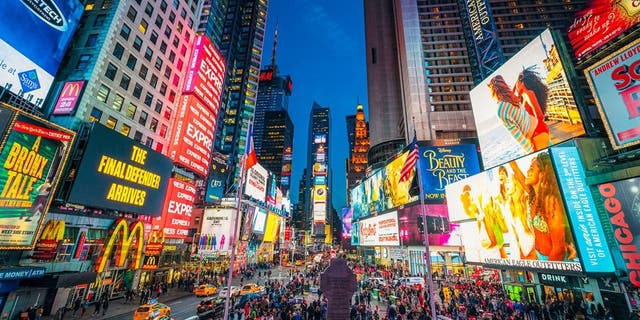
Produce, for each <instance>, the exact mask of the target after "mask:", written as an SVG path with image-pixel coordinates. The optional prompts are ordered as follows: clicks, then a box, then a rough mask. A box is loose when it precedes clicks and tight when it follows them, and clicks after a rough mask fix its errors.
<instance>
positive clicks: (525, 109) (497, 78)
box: [470, 29, 585, 168]
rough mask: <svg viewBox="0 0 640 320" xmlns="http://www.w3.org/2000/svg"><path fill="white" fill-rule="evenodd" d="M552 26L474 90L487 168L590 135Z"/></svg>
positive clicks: (480, 138) (480, 137)
mask: <svg viewBox="0 0 640 320" xmlns="http://www.w3.org/2000/svg"><path fill="white" fill-rule="evenodd" d="M557 49H558V48H557V45H556V44H555V42H554V40H553V37H552V36H551V32H550V31H549V30H548V29H547V30H545V31H544V32H543V33H542V34H540V35H539V36H537V37H535V38H534V39H533V40H532V41H531V42H530V43H529V44H527V45H526V46H525V47H524V48H523V49H522V50H520V51H519V52H518V53H516V54H515V55H514V56H513V57H512V58H511V59H509V60H508V61H507V62H506V63H505V64H503V65H502V66H501V67H500V68H498V70H496V71H495V72H494V73H492V74H491V75H490V76H489V77H488V78H486V79H485V80H484V81H482V82H481V83H480V84H478V85H477V86H476V87H474V88H473V89H472V90H471V92H470V97H471V104H472V109H473V116H474V119H475V122H476V128H477V129H478V130H477V131H478V141H479V142H480V148H481V151H482V161H483V163H484V167H485V168H492V167H495V166H498V165H500V164H503V163H506V162H508V161H511V160H513V159H516V158H518V157H521V156H524V155H528V154H531V153H533V152H535V151H538V150H542V149H545V148H548V147H549V146H550V145H555V144H558V143H560V142H562V141H565V140H568V139H571V138H573V137H576V136H580V135H583V134H584V132H585V131H584V128H583V126H582V119H581V117H580V112H579V110H578V106H577V105H576V102H575V99H574V97H573V92H572V91H571V86H570V85H569V80H568V78H567V75H566V73H565V71H564V65H563V61H562V56H561V55H560V54H559V52H558V50H557Z"/></svg>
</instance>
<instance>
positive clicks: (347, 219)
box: [340, 207, 353, 239]
mask: <svg viewBox="0 0 640 320" xmlns="http://www.w3.org/2000/svg"><path fill="white" fill-rule="evenodd" d="M340 220H342V233H341V236H342V238H343V239H347V238H350V237H351V223H352V221H353V209H352V208H349V207H345V208H342V210H341V211H340Z"/></svg>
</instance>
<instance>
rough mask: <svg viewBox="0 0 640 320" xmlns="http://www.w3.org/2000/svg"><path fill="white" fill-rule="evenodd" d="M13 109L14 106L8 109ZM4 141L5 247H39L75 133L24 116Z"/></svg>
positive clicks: (0, 192) (1, 204)
mask: <svg viewBox="0 0 640 320" xmlns="http://www.w3.org/2000/svg"><path fill="white" fill-rule="evenodd" d="M7 109H8V108H7ZM2 115H15V117H12V119H13V122H12V123H11V125H10V127H9V129H8V130H7V131H6V134H5V135H4V136H3V137H2V140H0V164H1V166H0V248H1V249H30V248H33V245H34V242H35V239H36V238H37V237H36V236H37V234H38V230H39V228H40V227H41V226H42V224H43V221H44V218H45V216H46V214H47V211H48V209H49V205H50V203H51V198H52V195H53V194H54V193H55V189H56V186H57V185H58V181H59V179H60V173H61V172H62V169H63V168H64V164H65V162H66V160H67V156H68V153H69V150H70V149H71V148H70V146H71V144H72V143H73V138H74V135H75V133H74V132H72V131H70V130H67V129H64V128H62V127H59V126H56V125H54V124H52V123H50V122H48V121H45V120H42V119H39V118H35V117H31V116H28V115H26V114H22V113H19V112H13V113H9V112H2Z"/></svg>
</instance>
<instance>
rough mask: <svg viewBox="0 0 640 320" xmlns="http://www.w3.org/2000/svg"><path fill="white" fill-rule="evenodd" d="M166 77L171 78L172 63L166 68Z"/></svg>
mask: <svg viewBox="0 0 640 320" xmlns="http://www.w3.org/2000/svg"><path fill="white" fill-rule="evenodd" d="M164 77H165V78H167V79H171V66H170V65H167V66H166V67H165V68H164Z"/></svg>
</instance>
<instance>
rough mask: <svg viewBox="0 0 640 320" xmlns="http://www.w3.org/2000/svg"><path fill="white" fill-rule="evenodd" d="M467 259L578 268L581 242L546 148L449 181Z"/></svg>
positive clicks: (502, 264) (575, 270)
mask: <svg viewBox="0 0 640 320" xmlns="http://www.w3.org/2000/svg"><path fill="white" fill-rule="evenodd" d="M446 190H447V206H448V209H449V219H450V220H451V221H454V222H456V221H460V230H461V232H460V233H459V234H460V235H461V236H462V242H463V244H464V246H465V253H466V257H467V260H468V261H470V262H477V263H482V264H484V265H491V266H495V267H513V268H530V269H537V270H557V271H565V272H573V273H579V272H582V271H583V268H582V266H581V264H580V259H579V257H578V253H579V252H578V248H577V247H576V243H575V242H574V236H573V233H572V231H571V228H570V224H569V216H568V214H567V212H566V211H565V207H564V205H563V199H562V195H561V194H560V186H559V183H558V180H557V178H556V172H555V171H554V168H553V163H552V159H551V156H550V155H549V152H548V151H547V150H544V151H539V152H536V153H533V154H530V155H528V156H525V157H523V158H520V159H518V160H515V161H511V162H509V163H507V164H505V165H503V166H500V167H496V168H493V169H491V170H487V171H483V172H481V173H479V174H476V175H474V176H471V177H469V178H467V179H464V180H461V181H458V182H455V183H452V184H449V185H448V186H447V187H446Z"/></svg>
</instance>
